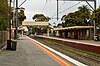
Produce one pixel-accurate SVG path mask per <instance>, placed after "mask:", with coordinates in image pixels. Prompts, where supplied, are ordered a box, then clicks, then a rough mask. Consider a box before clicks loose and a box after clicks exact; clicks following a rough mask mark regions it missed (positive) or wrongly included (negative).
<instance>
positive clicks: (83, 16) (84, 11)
mask: <svg viewBox="0 0 100 66" xmlns="http://www.w3.org/2000/svg"><path fill="white" fill-rule="evenodd" d="M78 9H79V10H78V12H79V17H78V18H80V20H81V25H87V20H88V19H90V13H91V12H90V11H91V10H90V9H89V8H88V7H87V6H85V5H83V6H82V7H78Z"/></svg>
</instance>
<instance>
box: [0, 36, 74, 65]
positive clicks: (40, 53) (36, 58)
mask: <svg viewBox="0 0 100 66" xmlns="http://www.w3.org/2000/svg"><path fill="white" fill-rule="evenodd" d="M0 66H73V64H71V63H70V62H68V61H66V60H64V59H62V58H61V57H59V56H57V55H56V54H54V53H52V52H50V51H48V50H47V49H45V48H43V47H41V46H39V45H38V44H37V43H36V42H34V41H32V40H31V39H30V38H29V37H27V36H23V37H22V38H20V39H19V40H18V43H17V50H16V51H10V50H6V49H3V50H2V51H1V52H0Z"/></svg>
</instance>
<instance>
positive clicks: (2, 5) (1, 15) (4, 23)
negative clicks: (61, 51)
mask: <svg viewBox="0 0 100 66" xmlns="http://www.w3.org/2000/svg"><path fill="white" fill-rule="evenodd" d="M8 23H9V7H8V0H0V30H6V28H7V27H8Z"/></svg>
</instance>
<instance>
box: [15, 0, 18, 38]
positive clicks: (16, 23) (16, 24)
mask: <svg viewBox="0 0 100 66" xmlns="http://www.w3.org/2000/svg"><path fill="white" fill-rule="evenodd" d="M17 27H18V0H16V22H15V28H16V30H15V39H17V33H18V29H17Z"/></svg>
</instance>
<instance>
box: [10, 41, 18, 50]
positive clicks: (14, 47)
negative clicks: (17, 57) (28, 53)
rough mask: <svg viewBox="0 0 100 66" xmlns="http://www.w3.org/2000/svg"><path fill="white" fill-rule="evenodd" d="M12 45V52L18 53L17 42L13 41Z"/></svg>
mask: <svg viewBox="0 0 100 66" xmlns="http://www.w3.org/2000/svg"><path fill="white" fill-rule="evenodd" d="M11 42H12V45H11V50H12V51H16V48H17V40H11Z"/></svg>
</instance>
